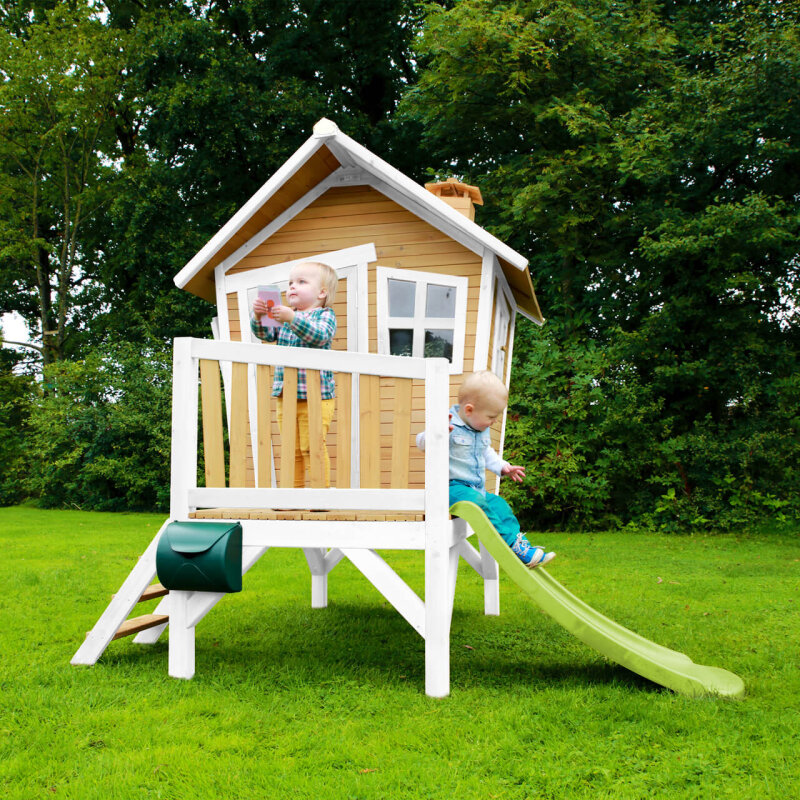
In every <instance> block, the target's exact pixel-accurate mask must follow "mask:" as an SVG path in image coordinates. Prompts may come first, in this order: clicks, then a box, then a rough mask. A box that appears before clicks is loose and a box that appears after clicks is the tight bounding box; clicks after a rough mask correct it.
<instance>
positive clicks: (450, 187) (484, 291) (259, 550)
mask: <svg viewBox="0 0 800 800" xmlns="http://www.w3.org/2000/svg"><path fill="white" fill-rule="evenodd" d="M476 203H478V204H480V203H482V199H481V196H480V192H479V191H478V190H477V189H476V187H472V186H468V185H466V184H463V183H460V182H458V181H454V180H449V181H444V182H441V183H435V184H428V185H426V186H425V187H422V186H420V185H418V184H416V183H415V182H414V181H412V180H410V179H409V178H407V177H406V176H405V175H403V174H402V173H400V172H398V171H397V170H396V169H394V168H393V167H391V166H390V165H389V164H387V163H386V162H384V161H382V160H381V159H380V158H378V157H377V156H375V155H373V154H372V153H370V152H369V151H368V150H366V149H365V148H364V147H362V146H361V145H359V144H357V143H356V142H354V141H353V140H352V139H351V138H349V137H348V136H346V135H345V134H343V133H342V132H341V131H340V130H339V129H338V128H337V127H336V125H334V124H333V123H331V122H330V121H328V120H324V119H323V120H320V122H318V123H317V125H315V127H314V132H313V135H312V136H311V137H310V138H309V139H308V140H307V141H306V142H305V144H303V145H302V147H300V149H299V150H298V151H297V152H296V153H295V154H294V155H293V156H292V157H291V158H290V159H289V160H288V161H287V162H286V163H285V164H284V165H283V166H282V167H281V168H280V169H279V170H278V171H277V172H276V173H275V175H273V176H272V177H271V178H270V179H269V180H268V181H267V182H266V183H265V184H264V186H262V187H261V189H260V190H259V191H258V192H256V194H255V195H254V196H253V197H252V198H250V200H248V201H247V203H245V205H244V206H242V208H241V209H239V210H238V211H237V212H236V214H234V216H233V217H232V218H231V219H230V220H229V221H228V222H227V223H226V224H225V225H224V226H223V227H222V228H221V229H220V231H219V232H218V233H217V234H216V235H215V236H214V237H213V238H212V239H211V240H210V241H209V242H208V243H207V244H206V246H205V247H203V249H202V250H201V251H200V252H199V253H198V254H197V255H196V256H195V257H194V258H193V259H192V260H191V261H190V262H189V263H188V264H187V265H186V266H185V267H184V268H183V269H182V270H181V272H180V273H179V274H178V275H177V276H176V277H175V283H176V285H177V286H178V287H180V288H182V289H185V290H186V291H189V292H192V293H194V294H196V295H198V296H200V297H203V298H204V299H206V300H208V301H209V302H213V303H215V304H216V311H217V316H216V318H215V320H214V324H213V337H214V338H213V340H198V339H178V340H176V342H175V364H174V373H173V410H172V414H173V442H172V462H171V472H172V477H171V508H170V518H169V520H167V522H165V526H166V524H167V523H168V522H170V521H173V520H190V519H193V520H203V519H217V520H236V521H240V522H241V524H242V526H243V531H244V539H243V571H246V570H247V569H248V568H249V567H250V566H252V564H254V563H255V562H256V561H257V560H258V559H259V558H260V557H261V555H262V554H263V553H264V552H266V550H267V549H268V548H270V547H302V548H303V550H304V552H305V555H306V558H307V561H308V564H309V568H310V571H311V576H312V606H314V607H324V606H325V605H327V586H328V573H329V572H330V571H331V570H332V569H333V567H334V566H335V565H336V564H337V563H338V562H339V561H340V560H341V559H342V558H344V557H347V558H348V559H350V560H351V561H352V562H353V564H355V566H356V567H357V568H358V569H359V570H360V571H361V572H362V573H363V574H364V575H365V576H366V577H367V578H368V579H369V580H370V581H371V582H372V583H373V584H374V585H375V586H376V588H378V590H379V591H381V592H382V593H383V594H384V596H385V597H386V598H387V599H388V600H389V601H390V602H392V604H393V605H394V606H395V608H397V610H398V611H399V612H400V613H401V614H402V615H403V616H404V617H405V618H406V619H407V620H408V621H409V622H410V623H411V624H412V626H413V627H414V628H415V629H416V630H417V631H418V632H419V633H420V634H421V635H422V636H423V637H424V638H425V643H426V691H427V692H428V693H429V694H431V695H436V696H442V695H445V694H447V693H448V691H449V626H450V617H451V614H452V603H453V593H454V591H455V579H456V572H457V565H458V559H459V557H463V558H464V559H465V560H466V561H467V562H468V563H469V564H470V565H471V566H472V567H473V568H475V569H476V570H477V571H478V572H479V574H481V575H482V577H483V578H484V582H485V608H486V613H490V614H496V613H498V611H499V600H498V581H497V566H496V564H495V563H494V561H493V560H492V559H491V556H489V554H488V552H486V551H485V550H484V548H483V546H481V548H480V551H479V550H476V549H475V548H474V547H473V546H472V545H471V544H470V543H469V542H468V541H467V536H468V534H469V531H468V529H467V527H466V525H465V524H464V523H463V521H462V520H458V519H455V520H451V519H450V517H449V514H448V506H447V438H448V437H447V412H448V409H449V406H450V405H451V404H452V403H453V402H455V394H456V390H457V387H458V385H459V384H460V382H461V380H462V376H463V374H464V373H467V372H471V371H474V370H479V369H491V370H493V371H495V372H496V373H497V374H498V375H499V376H501V377H502V379H503V380H504V381H505V382H506V384H508V382H509V377H510V376H509V372H510V366H511V352H512V346H513V340H514V328H515V321H516V316H517V314H518V313H521V314H523V315H525V316H526V317H528V318H530V319H531V320H533V321H534V322H536V323H539V324H541V323H542V321H543V319H542V315H541V312H540V310H539V307H538V304H537V301H536V297H535V294H534V291H533V287H532V285H531V280H530V276H529V273H528V270H527V260H526V259H525V258H524V257H522V256H521V255H520V254H518V253H516V252H515V251H513V250H512V249H511V248H509V247H508V246H506V245H505V244H503V243H502V242H500V241H499V240H498V239H496V238H495V237H494V236H492V235H491V234H489V233H488V232H486V231H485V230H483V229H482V228H481V227H480V226H478V225H477V224H476V223H475V222H474V206H475V204H476ZM304 260H320V261H325V262H326V263H328V264H330V265H331V266H333V267H334V268H335V269H336V270H337V273H338V275H339V288H338V290H337V294H336V301H335V304H334V309H335V311H336V316H337V322H338V330H337V334H336V338H335V340H334V350H333V352H330V351H318V350H310V349H301V348H286V347H276V346H270V345H264V344H262V343H260V342H258V340H256V339H254V337H252V335H251V333H250V327H249V309H250V307H251V306H252V301H253V298H254V297H255V294H256V292H257V287H258V286H260V285H264V284H277V285H278V286H280V287H281V288H283V286H285V284H286V281H287V278H288V273H289V270H290V268H291V266H292V265H293V264H294V263H296V262H298V261H304ZM398 356H400V357H398ZM278 365H281V366H284V367H285V373H286V387H287V391H285V393H284V403H285V407H284V414H285V418H286V421H287V423H288V424H287V425H285V426H284V430H279V429H278V426H277V422H276V421H275V419H274V408H273V404H272V400H271V398H270V396H269V395H270V392H269V387H270V385H271V374H272V370H273V369H274V368H275V366H278ZM298 368H304V369H306V370H307V374H308V379H309V395H308V402H309V406H310V411H311V414H310V416H311V417H312V419H313V417H314V405H315V403H316V402H318V399H319V373H318V371H319V370H320V369H323V368H324V369H331V370H333V371H334V373H335V377H336V385H337V401H336V414H335V418H334V423H333V425H332V426H331V429H330V431H329V435H328V443H327V444H328V451H329V454H330V457H331V468H332V471H331V487H332V488H330V489H326V488H322V486H323V482H322V478H321V458H320V454H319V453H315V452H314V450H313V449H312V453H311V458H312V462H313V463H312V469H311V474H310V475H309V476H308V485H307V488H304V489H296V488H292V487H293V477H294V452H295V447H294V420H293V414H294V410H293V407H292V399H291V398H292V396H293V393H292V391H290V389H291V386H292V380H293V376H294V377H295V378H296V370H297V369H298ZM315 376H316V379H315ZM198 384H199V386H200V392H199V393H198ZM198 395H199V396H198ZM504 424H505V420H503V425H501V426H499V427H498V429H497V430H493V431H492V435H493V444H494V445H495V447H496V449H498V451H500V452H502V444H503V430H504ZM422 429H426V430H427V431H428V446H427V449H426V451H425V453H422V452H420V451H418V450H417V449H416V447H415V446H414V437H415V434H416V433H417V432H418V431H420V430H422ZM226 432H227V436H226V435H225V434H226ZM312 433H313V431H312ZM312 438H313V437H312ZM199 456H201V457H202V465H203V468H202V470H201V473H204V477H203V474H201V476H200V478H199V479H198V477H197V476H198V463H200V462H199ZM276 509H281V510H280V511H277V510H276ZM309 509H327V511H325V512H318V511H310V510H309ZM162 530H163V528H162ZM159 535H160V532H159ZM159 535H157V536H156V537H155V539H154V540H153V542H152V543H151V545H150V547H149V548H148V550H147V551H146V552H145V554H144V555H143V556H142V557H141V558H140V560H139V563H138V564H137V565H136V567H135V568H134V570H133V571H132V572H131V574H130V575H129V577H128V579H127V580H126V581H125V583H124V584H123V586H122V588H121V589H120V591H119V592H118V593H117V594H116V595H115V597H114V599H113V600H112V602H111V603H110V604H109V606H108V608H107V609H106V611H105V612H104V613H103V615H102V616H101V618H100V619H99V621H98V622H97V624H96V625H95V627H94V628H93V629H92V631H90V632H89V634H88V635H87V639H86V641H85V642H84V644H83V645H82V646H81V648H80V649H79V650H78V652H77V653H76V654H75V656H74V658H73V663H75V664H93V663H95V662H96V661H97V659H98V658H99V657H100V655H101V654H102V652H103V651H104V650H105V648H106V646H107V645H108V644H109V642H110V641H111V640H112V639H114V638H119V637H120V636H124V635H128V634H136V639H135V641H137V642H140V643H143V644H146V643H152V642H154V641H156V640H157V639H158V637H159V636H160V635H161V633H162V632H163V631H164V629H165V628H166V626H167V625H169V628H170V634H169V672H170V674H171V675H173V676H176V677H184V678H190V677H191V676H192V675H193V674H194V658H195V646H194V636H195V627H196V625H197V623H198V622H199V621H200V620H201V619H202V618H203V616H205V614H206V613H208V611H210V610H211V608H213V606H214V605H215V603H216V602H218V601H219V600H220V599H221V598H222V597H223V596H224V595H221V594H217V593H212V592H186V591H173V592H169V593H166V592H165V591H164V590H163V589H162V588H160V587H159V586H158V585H157V584H156V585H151V584H152V581H153V579H154V577H155V549H156V545H157V541H158V538H159ZM380 549H418V550H423V551H424V552H425V599H424V600H422V599H420V598H419V597H418V596H417V595H416V594H415V593H414V592H413V591H412V590H411V589H410V588H409V587H408V586H407V585H406V584H405V583H404V582H403V581H402V580H401V579H400V578H399V577H398V576H397V575H396V574H395V573H394V572H393V571H392V570H391V568H390V567H389V566H388V564H386V562H385V561H384V560H383V559H382V558H381V557H380V556H379V555H378V553H377V551H378V550H380ZM158 595H161V596H162V600H161V602H160V605H159V607H158V608H157V609H156V611H155V613H154V614H149V615H145V616H144V617H139V618H133V619H129V618H128V617H129V615H130V614H131V611H132V609H133V608H134V607H135V605H136V603H137V602H139V601H140V600H141V599H148V598H151V597H154V596H158Z"/></svg>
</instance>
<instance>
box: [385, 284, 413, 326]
mask: <svg viewBox="0 0 800 800" xmlns="http://www.w3.org/2000/svg"><path fill="white" fill-rule="evenodd" d="M388 284H389V316H390V317H413V316H414V295H415V294H416V291H417V286H416V284H415V283H414V282H413V281H397V280H393V279H391V278H390V279H389V281H388Z"/></svg>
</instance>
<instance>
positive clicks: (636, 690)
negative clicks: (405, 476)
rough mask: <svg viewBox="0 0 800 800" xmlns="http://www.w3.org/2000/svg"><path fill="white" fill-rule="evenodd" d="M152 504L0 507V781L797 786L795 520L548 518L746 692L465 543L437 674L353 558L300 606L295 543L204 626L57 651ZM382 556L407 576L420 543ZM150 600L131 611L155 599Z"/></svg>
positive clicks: (604, 575) (614, 609)
mask: <svg viewBox="0 0 800 800" xmlns="http://www.w3.org/2000/svg"><path fill="white" fill-rule="evenodd" d="M162 520H163V517H161V516H155V515H143V514H137V515H134V514H131V515H128V514H93V513H84V512H79V511H40V510H36V509H32V508H27V507H23V508H3V509H0V536H2V553H3V558H2V561H0V565H1V566H0V575H1V576H2V587H3V591H2V595H0V597H2V599H1V600H0V636H1V637H2V639H0V645H1V646H2V649H0V653H1V654H2V655H1V657H2V661H0V664H1V665H2V666H0V682H1V683H0V689H1V691H2V695H1V697H2V701H1V702H2V705H0V796H2V797H4V798H6V797H7V798H9V799H11V798H24V799H25V800H27V799H28V798H51V797H61V798H75V800H89V799H90V798H103V799H104V800H106V799H108V798H124V799H127V798H139V797H158V798H176V800H178V799H179V800H185V799H187V798H262V797H265V798H266V797H270V798H272V797H275V798H326V800H327V798H365V799H366V798H391V799H392V800H394V799H395V798H414V800H422V799H424V798H447V800H453V799H455V798H457V799H458V800H464V799H465V798H481V800H483V798H520V799H522V798H539V797H541V798H645V797H648V798H649V797H654V798H661V797H664V798H666V797H669V798H728V797H733V798H754V800H755V799H756V798H757V799H759V800H760V799H761V798H773V797H774V798H781V799H782V800H783V798H787V797H796V796H797V795H798V793H800V767H799V766H798V763H799V762H800V759H798V756H797V754H798V753H800V733H798V731H800V669H798V656H799V655H800V654H799V653H798V631H800V609H798V605H800V600H799V597H798V595H800V592H798V585H799V583H800V582H798V574H800V537H798V532H797V531H792V532H788V533H787V532H784V533H781V534H774V533H773V534H770V535H767V534H765V533H763V534H757V533H751V534H749V535H738V536H734V535H725V536H722V535H720V536H693V537H683V536H661V535H655V534H621V533H593V534H572V535H570V534H548V535H547V536H546V537H543V536H539V535H536V536H534V537H533V538H534V539H535V540H536V541H537V543H538V542H539V541H545V542H546V544H547V545H548V546H549V547H551V548H552V549H555V550H557V551H558V554H559V555H558V558H557V559H556V561H555V562H553V564H552V565H551V566H550V568H549V571H550V572H551V574H553V575H554V576H555V577H556V578H557V579H558V580H559V581H561V582H562V583H564V584H565V585H566V586H567V587H568V588H569V589H571V590H572V591H573V592H574V593H575V594H577V595H578V596H579V597H581V598H582V599H583V600H585V601H586V602H588V603H589V604H591V605H593V606H595V607H596V608H598V609H599V610H601V611H602V612H603V613H605V614H607V615H608V616H610V617H611V618H612V619H615V620H616V621H618V622H620V623H622V624H623V625H626V626H627V627H630V628H632V629H633V630H635V631H636V632H637V633H640V634H642V635H643V636H646V637H647V638H650V639H654V640H655V641H657V642H659V643H660V644H664V645H667V646H669V647H672V648H675V649H678V650H682V651H683V652H685V653H687V654H688V655H689V656H690V657H691V658H692V659H693V660H694V661H696V662H698V663H703V664H713V665H716V666H720V667H725V668H726V669H729V670H731V671H733V672H735V673H737V674H738V675H740V676H741V677H742V678H743V679H744V682H745V684H746V687H747V695H746V697H745V698H744V699H743V700H730V699H727V700H726V699H720V698H711V697H709V698H702V699H690V698H686V697H682V696H678V695H675V694H673V693H672V692H670V691H668V690H665V689H662V688H660V687H658V686H655V685H653V684H650V683H649V682H647V681H646V680H644V679H642V678H639V677H637V676H636V675H634V674H632V673H630V672H628V671H627V670H625V669H623V668H622V667H618V666H615V665H613V664H609V663H608V662H606V661H605V660H604V659H603V658H602V657H600V656H599V655H597V654H596V653H594V652H593V651H592V650H589V649H588V648H587V647H586V646H584V645H583V644H581V643H580V642H579V641H577V640H576V639H574V638H572V637H571V636H570V635H569V634H567V633H566V632H565V631H563V630H562V629H561V628H559V627H558V626H557V625H556V624H555V623H554V622H552V621H551V620H550V619H549V617H546V616H545V615H544V614H542V613H541V612H540V611H539V610H538V609H537V608H536V607H535V606H533V605H532V604H531V603H530V602H529V601H528V600H527V598H526V597H525V596H524V595H523V594H522V593H521V592H520V590H518V589H517V587H516V586H515V585H513V584H511V583H510V582H509V581H507V580H505V579H504V580H503V584H502V590H501V616H500V617H485V616H483V613H482V602H483V600H482V597H483V594H482V586H481V584H480V582H479V580H478V578H477V576H476V575H475V574H474V573H473V572H472V571H471V570H470V569H469V568H468V567H466V565H464V564H463V563H462V566H461V571H460V573H459V586H458V592H457V596H456V608H455V612H454V617H453V627H452V637H451V642H452V647H451V649H452V665H451V678H452V693H451V695H450V697H448V698H446V699H444V700H434V699H431V698H428V697H426V696H425V693H424V668H423V661H424V659H423V642H422V640H421V639H420V638H419V636H418V635H417V634H416V633H415V632H414V631H413V630H412V629H411V628H410V627H409V626H408V625H407V623H405V622H404V621H403V619H402V618H401V617H400V616H399V615H398V614H397V613H396V612H394V611H393V609H392V608H391V607H390V606H389V605H388V604H387V603H386V602H385V601H384V600H383V599H382V598H381V597H380V596H379V595H378V594H377V592H376V591H375V590H374V589H373V588H372V587H371V586H370V585H369V584H368V583H367V582H366V580H365V579H363V578H362V577H361V576H360V574H359V573H358V572H357V571H356V570H355V569H354V568H353V567H352V565H350V564H349V563H347V562H343V563H342V564H340V565H339V566H338V567H337V568H336V569H335V570H334V572H333V573H332V574H331V578H330V590H329V598H330V606H329V608H327V609H318V610H312V609H311V608H310V578H309V574H308V569H307V567H306V565H305V560H304V558H303V555H302V553H300V552H296V551H293V550H289V551H284V550H281V551H277V550H274V551H270V552H269V553H267V555H266V556H265V557H264V558H263V559H262V560H261V561H260V562H259V563H258V564H257V565H256V566H255V567H254V568H253V570H251V572H250V573H248V575H247V576H246V577H245V581H244V591H243V592H242V593H241V594H237V595H232V596H230V597H228V598H225V600H224V601H223V602H222V603H220V604H219V605H218V606H217V607H216V608H215V609H214V610H213V611H212V612H211V614H209V615H208V617H206V619H205V620H204V621H203V622H202V623H201V624H200V625H199V626H198V628H197V673H196V676H195V678H194V679H193V680H192V681H179V680H174V679H171V678H169V677H168V676H167V646H166V641H162V642H159V643H158V644H157V645H155V646H154V647H141V646H139V645H136V644H134V643H133V642H132V641H131V640H123V641H119V642H114V643H112V644H111V646H110V647H109V649H108V650H107V651H106V653H105V654H104V656H103V657H102V658H101V660H100V661H99V662H98V664H97V665H96V666H94V667H91V668H89V667H73V666H71V665H70V663H69V661H70V658H71V657H72V655H73V653H74V652H75V650H76V649H77V647H78V645H79V644H80V642H81V641H82V639H83V636H84V634H85V632H86V631H87V630H88V629H89V628H91V627H92V625H93V624H94V623H95V621H96V619H97V617H98V616H99V615H100V613H101V612H102V610H103V609H104V608H105V605H106V603H107V602H108V599H109V596H110V595H111V593H113V592H114V591H116V590H117V588H118V587H119V585H120V584H121V583H122V581H123V580H124V578H125V577H126V575H127V574H128V572H129V571H130V569H131V568H132V567H133V565H134V563H135V561H136V558H137V557H138V556H139V555H140V554H141V552H142V551H143V550H144V548H145V546H146V545H147V543H148V541H149V540H150V539H151V538H152V536H153V535H154V534H155V532H156V531H157V530H158V528H159V526H160V524H161V522H162ZM386 557H387V560H389V561H390V562H391V563H392V564H393V565H394V566H395V567H396V569H397V570H398V571H399V572H400V573H401V574H402V575H403V576H404V577H406V578H407V579H408V581H409V583H411V585H412V586H413V587H414V588H416V589H417V590H418V591H421V587H422V583H423V576H422V555H421V554H419V553H391V554H388V555H387V556H386ZM154 605H155V603H154V602H153V603H151V604H149V606H146V607H145V608H144V609H143V610H145V611H146V610H150V609H151V608H152V607H153V606H154Z"/></svg>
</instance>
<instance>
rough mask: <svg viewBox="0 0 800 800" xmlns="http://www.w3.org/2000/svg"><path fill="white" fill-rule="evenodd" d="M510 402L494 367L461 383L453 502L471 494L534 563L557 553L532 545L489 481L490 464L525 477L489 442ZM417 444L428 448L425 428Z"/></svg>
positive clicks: (453, 415)
mask: <svg viewBox="0 0 800 800" xmlns="http://www.w3.org/2000/svg"><path fill="white" fill-rule="evenodd" d="M507 403H508V390H507V389H506V387H505V385H504V384H503V382H502V381H501V380H500V379H499V378H498V377H497V376H496V375H495V374H494V373H493V372H489V371H488V370H483V371H480V372H473V373H472V374H471V375H468V376H467V377H466V378H465V379H464V382H463V383H462V384H461V388H460V389H459V392H458V405H455V406H453V407H452V408H451V409H450V505H453V503H457V502H458V501H459V500H469V501H470V502H472V503H475V504H476V505H478V506H480V507H481V508H482V509H483V511H484V512H485V513H486V516H487V517H488V518H489V521H490V522H491V523H492V525H494V527H495V528H496V530H497V532H498V533H499V534H500V535H501V536H502V537H503V539H505V541H506V543H507V544H508V545H509V546H510V547H511V549H512V550H513V551H514V553H515V554H516V556H517V557H518V558H519V559H520V561H522V563H523V564H525V565H526V566H527V567H528V568H530V569H533V568H534V567H538V566H541V565H542V564H547V562H548V561H552V559H553V558H555V555H556V554H555V553H552V552H550V553H547V552H545V550H544V548H542V547H536V546H532V545H531V544H530V543H529V542H528V540H527V539H526V538H525V535H524V534H523V533H521V532H520V527H519V521H518V520H517V518H516V517H515V516H514V513H513V511H512V510H511V508H510V507H509V505H508V503H507V502H506V501H505V500H503V498H502V497H499V496H498V495H496V494H492V493H491V492H487V491H486V485H485V483H486V481H485V472H486V470H487V469H488V470H491V471H492V472H494V473H495V474H497V475H508V476H510V477H511V480H513V481H517V482H520V481H522V479H523V478H524V477H525V468H524V467H520V466H515V465H512V464H509V463H508V462H507V461H503V459H502V458H500V456H499V455H498V454H497V453H496V452H495V451H494V450H493V449H492V446H491V440H490V434H489V428H490V427H491V426H492V424H493V423H494V422H495V421H496V420H497V419H498V418H499V417H500V415H501V414H502V413H503V410H504V409H505V407H506V405H507ZM417 447H419V448H420V449H421V450H424V449H425V431H423V432H422V433H420V434H418V435H417Z"/></svg>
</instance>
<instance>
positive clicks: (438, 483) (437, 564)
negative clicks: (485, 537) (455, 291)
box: [425, 358, 451, 697]
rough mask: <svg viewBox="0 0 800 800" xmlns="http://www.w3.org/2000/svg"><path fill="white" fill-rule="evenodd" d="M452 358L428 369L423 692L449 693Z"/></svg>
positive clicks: (431, 361)
mask: <svg viewBox="0 0 800 800" xmlns="http://www.w3.org/2000/svg"><path fill="white" fill-rule="evenodd" d="M448 373H449V362H447V361H446V360H445V359H441V358H431V359H427V361H426V369H425V432H426V433H425V692H426V694H428V695H430V696H431V697H446V696H447V695H448V694H450V617H451V609H450V597H449V595H450V557H449V549H450V548H449V544H450V515H449V500H448V495H449V493H448V481H447V475H448V438H449V437H448V415H447V409H448V405H449V403H448V399H449V397H450V384H449V375H448Z"/></svg>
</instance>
